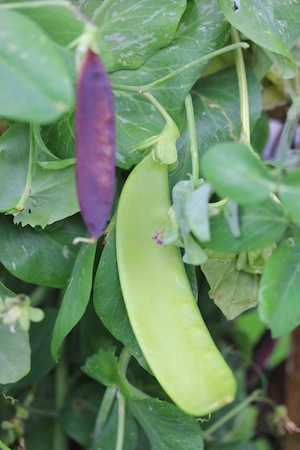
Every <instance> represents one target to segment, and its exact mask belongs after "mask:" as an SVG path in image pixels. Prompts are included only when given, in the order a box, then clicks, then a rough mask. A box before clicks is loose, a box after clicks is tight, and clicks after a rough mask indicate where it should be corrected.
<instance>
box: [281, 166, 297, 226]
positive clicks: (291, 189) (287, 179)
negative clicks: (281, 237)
mask: <svg viewBox="0 0 300 450" xmlns="http://www.w3.org/2000/svg"><path fill="white" fill-rule="evenodd" d="M278 195H279V198H280V200H281V202H282V204H283V205H284V206H285V207H286V209H287V211H288V213H289V215H290V216H291V218H292V219H293V220H295V221H296V222H300V168H297V169H295V170H293V171H292V172H290V173H288V174H287V175H284V176H283V178H282V182H281V184H280V185H279V188H278Z"/></svg>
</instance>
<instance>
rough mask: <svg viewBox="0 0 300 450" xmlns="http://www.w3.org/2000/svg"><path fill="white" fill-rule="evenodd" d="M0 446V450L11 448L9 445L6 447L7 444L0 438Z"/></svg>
mask: <svg viewBox="0 0 300 450" xmlns="http://www.w3.org/2000/svg"><path fill="white" fill-rule="evenodd" d="M0 448H1V450H11V449H10V448H9V447H7V445H5V444H4V442H2V441H1V440H0Z"/></svg>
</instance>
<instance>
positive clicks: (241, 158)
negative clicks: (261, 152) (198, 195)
mask: <svg viewBox="0 0 300 450" xmlns="http://www.w3.org/2000/svg"><path fill="white" fill-rule="evenodd" d="M200 164H201V169H202V171H203V175H204V177H205V178H206V179H207V180H208V181H209V182H210V183H211V184H212V185H213V188H214V189H215V191H216V193H217V194H218V195H219V196H221V197H229V198H231V199H233V200H234V201H236V202H237V203H239V204H242V205H253V204H255V203H260V202H262V201H263V200H266V199H267V198H268V197H269V194H270V193H271V192H272V191H273V190H274V189H275V181H274V180H273V178H272V176H271V173H269V172H268V170H267V168H266V167H265V166H264V165H263V163H262V162H261V161H260V160H259V159H258V157H257V155H255V154H254V152H252V150H251V149H250V147H249V146H248V145H246V144H243V143H236V142H222V143H221V144H216V145H214V146H213V147H210V148H209V149H208V150H207V151H206V152H205V154H204V155H203V156H202V159H201V161H200Z"/></svg>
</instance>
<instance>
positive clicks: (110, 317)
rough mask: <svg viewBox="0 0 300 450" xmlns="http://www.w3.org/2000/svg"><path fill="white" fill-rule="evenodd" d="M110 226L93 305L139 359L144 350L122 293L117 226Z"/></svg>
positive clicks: (98, 272) (106, 324)
mask: <svg viewBox="0 0 300 450" xmlns="http://www.w3.org/2000/svg"><path fill="white" fill-rule="evenodd" d="M111 225H112V227H113V228H112V229H111V230H110V231H109V234H108V236H107V240H106V244H105V246H104V249H103V251H102V254H101V258H100V262H99V265H98V269H97V273H96V277H95V281H94V286H93V301H94V306H95V310H96V313H97V314H98V316H99V317H100V319H101V321H102V322H103V324H104V325H105V327H106V328H107V329H108V330H109V331H110V332H111V334H112V335H113V336H114V337H115V338H116V339H118V340H119V341H121V342H122V343H123V344H124V345H125V346H126V347H127V348H128V350H129V351H130V352H131V353H132V355H133V356H134V357H135V358H136V359H137V360H140V358H141V357H142V353H141V350H140V348H139V345H138V343H137V341H136V338H135V336H134V334H133V331H132V328H131V325H130V322H129V319H128V316H127V312H126V308H125V304H124V300H123V296H122V292H121V287H120V281H119V276H118V268H117V260H116V236H115V225H114V224H112V223H111Z"/></svg>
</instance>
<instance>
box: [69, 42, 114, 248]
mask: <svg viewBox="0 0 300 450" xmlns="http://www.w3.org/2000/svg"><path fill="white" fill-rule="evenodd" d="M75 139H76V188H77V195H78V200H79V205H80V209H81V215H82V218H83V221H84V223H85V226H86V228H87V230H88V232H89V233H90V235H91V238H92V239H93V240H97V239H98V238H99V236H100V235H101V233H102V232H103V230H104V228H105V226H106V223H107V221H108V219H109V216H110V213H111V209H112V204H113V200H114V187H115V118H114V100H113V94H112V90H111V86H110V82H109V78H108V75H107V73H106V70H105V68H104V66H103V64H102V62H101V60H100V58H99V56H98V55H96V54H95V53H94V52H93V51H92V50H90V49H89V50H88V51H87V53H86V55H85V58H84V61H83V63H82V66H81V68H80V72H79V76H78V82H77V93H76V113H75Z"/></svg>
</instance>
